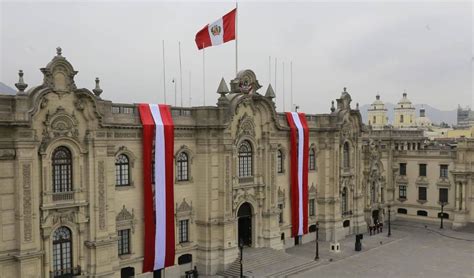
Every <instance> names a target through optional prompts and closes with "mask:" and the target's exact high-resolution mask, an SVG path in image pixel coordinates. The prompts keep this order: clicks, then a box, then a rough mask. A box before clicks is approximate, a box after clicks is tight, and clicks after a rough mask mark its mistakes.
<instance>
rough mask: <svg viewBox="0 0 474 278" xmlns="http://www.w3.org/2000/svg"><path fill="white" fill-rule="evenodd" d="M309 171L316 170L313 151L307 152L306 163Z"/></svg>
mask: <svg viewBox="0 0 474 278" xmlns="http://www.w3.org/2000/svg"><path fill="white" fill-rule="evenodd" d="M308 168H309V170H316V154H315V153H314V149H310V150H309V161H308Z"/></svg>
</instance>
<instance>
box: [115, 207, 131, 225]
mask: <svg viewBox="0 0 474 278" xmlns="http://www.w3.org/2000/svg"><path fill="white" fill-rule="evenodd" d="M133 218H134V215H133V210H132V213H130V212H129V211H128V210H127V209H126V208H125V205H123V208H122V210H121V211H120V212H119V214H117V216H116V217H115V220H116V221H117V222H123V221H131V220H133Z"/></svg>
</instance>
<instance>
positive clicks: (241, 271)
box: [239, 239, 244, 278]
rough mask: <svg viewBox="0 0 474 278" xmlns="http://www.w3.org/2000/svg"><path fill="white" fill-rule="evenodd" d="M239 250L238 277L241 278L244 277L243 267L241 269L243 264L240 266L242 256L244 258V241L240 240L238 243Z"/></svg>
mask: <svg viewBox="0 0 474 278" xmlns="http://www.w3.org/2000/svg"><path fill="white" fill-rule="evenodd" d="M239 250H240V277H241V278H243V277H244V267H243V264H242V259H243V256H244V241H243V240H242V239H240V241H239Z"/></svg>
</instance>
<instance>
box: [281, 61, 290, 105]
mask: <svg viewBox="0 0 474 278" xmlns="http://www.w3.org/2000/svg"><path fill="white" fill-rule="evenodd" d="M281 63H282V65H283V86H282V88H281V93H282V95H283V111H286V105H285V104H286V103H285V62H281ZM290 111H291V110H290Z"/></svg>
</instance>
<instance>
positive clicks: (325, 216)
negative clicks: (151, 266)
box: [0, 49, 474, 277]
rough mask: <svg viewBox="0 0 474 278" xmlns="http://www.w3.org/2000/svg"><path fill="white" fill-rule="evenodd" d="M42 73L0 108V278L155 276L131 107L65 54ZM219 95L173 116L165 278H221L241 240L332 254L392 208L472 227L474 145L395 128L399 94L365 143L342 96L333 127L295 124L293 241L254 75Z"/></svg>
mask: <svg viewBox="0 0 474 278" xmlns="http://www.w3.org/2000/svg"><path fill="white" fill-rule="evenodd" d="M41 72H42V73H43V83H42V84H39V85H38V86H33V87H31V88H30V89H28V90H26V89H27V87H28V85H27V84H26V83H25V81H24V80H23V78H22V77H21V76H20V80H19V82H18V83H17V84H16V87H17V89H18V91H17V93H16V95H0V138H1V139H0V200H1V205H0V213H1V216H2V217H1V218H0V221H1V222H0V223H1V225H0V227H1V228H0V250H1V251H0V273H2V276H3V275H4V276H5V277H63V275H72V274H81V275H83V276H86V277H99V276H100V277H104V276H107V277H128V276H132V275H135V276H136V277H152V274H142V273H141V270H142V262H143V256H144V254H143V244H144V243H143V242H144V241H143V236H144V221H143V215H144V211H143V189H142V184H143V175H142V174H143V169H142V167H143V162H142V161H143V159H142V125H141V122H140V117H139V114H138V111H137V106H136V105H135V104H118V103H113V102H111V101H108V100H105V99H104V98H103V94H102V93H103V91H102V89H101V88H100V83H99V79H96V87H95V88H94V89H93V90H89V89H85V88H77V86H76V84H75V82H74V76H75V75H76V74H77V71H75V70H74V68H73V66H72V65H71V64H70V63H69V62H68V61H67V60H66V59H65V58H64V57H63V56H62V53H61V49H58V51H57V55H56V56H55V57H54V58H53V59H52V61H50V62H49V63H48V64H47V65H46V67H44V68H42V69H41ZM230 85H231V86H230V90H229V89H228V87H227V84H225V83H224V85H222V83H221V85H220V86H219V87H218V92H217V93H218V94H219V98H218V100H217V105H216V106H206V107H188V108H183V107H172V108H171V112H172V117H173V121H174V124H175V145H174V149H175V156H174V157H175V161H174V162H175V170H174V181H175V182H174V185H175V188H174V190H175V196H174V199H175V202H176V203H175V227H176V242H175V249H176V257H175V266H173V267H169V268H167V269H166V274H165V275H168V276H169V277H175V276H178V275H183V274H184V272H185V271H187V270H190V269H191V268H193V267H194V266H196V267H197V269H198V271H199V273H201V274H206V275H214V274H216V273H222V271H224V270H225V269H226V268H227V267H228V266H229V265H231V264H232V263H233V262H234V261H235V260H236V259H238V254H239V253H238V243H239V241H240V240H243V241H244V242H246V243H247V244H248V245H249V246H251V247H252V248H258V247H269V248H274V249H284V248H288V247H291V246H294V245H295V244H300V243H302V242H308V241H311V240H314V239H315V233H314V231H315V227H316V226H315V224H316V222H319V231H320V232H319V236H320V239H321V240H326V241H331V242H334V243H335V242H337V241H338V240H340V239H342V238H344V237H346V236H349V235H353V234H355V233H363V232H365V231H367V228H368V227H370V226H372V225H374V224H375V223H383V222H385V221H386V220H387V216H388V213H389V210H388V206H391V213H392V215H391V216H392V219H396V218H404V219H407V218H409V219H413V220H414V221H438V220H439V217H445V218H446V224H447V226H449V225H451V226H452V227H455V228H456V227H461V226H463V225H466V224H467V223H470V222H474V190H473V187H474V174H473V171H474V169H473V167H474V166H473V164H472V161H473V160H474V140H471V139H467V138H462V139H460V140H458V141H456V142H431V141H429V140H428V139H427V138H426V137H425V136H424V135H423V130H420V129H416V128H409V129H406V128H404V127H407V126H409V127H411V126H412V125H414V124H415V122H414V121H415V118H414V108H413V107H412V106H411V103H410V102H409V101H408V100H407V99H406V94H404V98H403V99H402V101H401V102H400V103H399V105H400V107H399V108H400V109H399V110H398V113H399V114H398V117H399V119H400V116H402V115H403V118H404V119H403V121H399V124H400V125H401V126H402V127H403V128H394V127H386V128H380V129H374V128H371V126H366V125H364V124H363V123H362V119H361V115H360V112H359V110H358V109H357V108H356V109H352V107H351V102H352V99H351V96H350V95H349V93H348V92H347V91H346V89H344V90H343V92H342V94H341V96H340V97H339V98H338V99H337V100H336V102H337V106H336V107H334V106H333V107H331V109H330V110H329V109H328V110H329V111H328V113H321V114H314V115H310V114H308V115H306V118H307V121H308V127H309V131H310V134H309V140H310V144H309V155H308V159H309V161H308V172H309V174H308V176H309V177H308V178H309V182H308V188H307V190H308V195H309V200H308V215H309V223H308V226H309V231H310V233H309V234H307V235H305V236H303V237H302V239H301V240H300V239H299V238H296V239H295V238H292V237H291V223H292V222H291V210H290V208H291V201H290V200H291V199H290V195H291V191H290V159H289V152H290V149H289V146H290V140H289V138H290V136H289V134H290V129H289V126H288V124H287V120H286V116H285V114H284V113H277V112H276V110H275V103H274V98H275V94H274V92H273V90H272V89H271V87H268V89H267V90H266V92H265V94H260V91H259V89H260V88H261V86H260V84H259V82H258V80H257V77H256V76H255V74H254V73H253V72H252V71H250V70H245V71H241V72H239V73H238V74H237V76H236V77H235V78H234V79H233V80H231V82H230ZM106 93H107V92H106ZM377 101H379V99H377ZM402 105H403V106H402ZM376 108H377V109H376V111H377V112H379V111H380V112H382V111H383V106H382V105H380V104H379V103H377V104H376ZM376 116H379V117H380V119H381V121H382V122H383V118H382V116H381V115H379V114H378V113H377V115H376ZM405 119H406V121H405ZM385 120H386V118H385ZM376 124H378V120H376ZM440 201H441V202H444V203H445V204H446V206H445V207H444V211H445V214H444V215H440Z"/></svg>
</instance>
